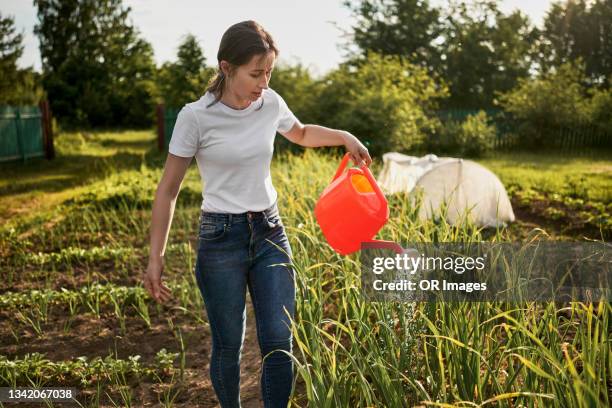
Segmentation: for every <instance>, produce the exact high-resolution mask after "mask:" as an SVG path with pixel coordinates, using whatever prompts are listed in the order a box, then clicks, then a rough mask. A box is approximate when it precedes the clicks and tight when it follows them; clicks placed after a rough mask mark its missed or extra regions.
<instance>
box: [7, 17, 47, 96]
mask: <svg viewBox="0 0 612 408" xmlns="http://www.w3.org/2000/svg"><path fill="white" fill-rule="evenodd" d="M22 42H23V34H18V33H15V20H14V19H13V18H12V17H3V16H2V14H1V13H0V105H35V104H37V103H38V102H39V101H40V99H42V97H43V90H42V87H41V86H40V78H39V75H38V74H37V73H36V72H34V71H33V70H32V68H26V69H20V68H18V67H17V60H18V59H19V58H20V57H21V55H22V54H23V45H22Z"/></svg>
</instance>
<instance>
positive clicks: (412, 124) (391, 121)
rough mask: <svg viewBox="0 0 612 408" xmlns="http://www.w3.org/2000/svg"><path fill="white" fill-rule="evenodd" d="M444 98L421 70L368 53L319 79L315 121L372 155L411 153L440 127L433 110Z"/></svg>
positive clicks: (395, 58)
mask: <svg viewBox="0 0 612 408" xmlns="http://www.w3.org/2000/svg"><path fill="white" fill-rule="evenodd" d="M447 93H448V90H447V88H446V85H444V84H439V83H437V82H436V80H435V79H434V78H432V77H430V76H429V75H428V73H427V71H426V70H425V69H424V68H421V67H418V66H416V65H414V64H411V63H410V62H409V61H408V60H407V59H405V58H403V57H400V56H392V55H389V56H382V55H379V54H376V53H372V52H370V53H368V55H367V56H366V57H365V59H363V60H358V61H352V62H350V63H344V64H342V65H341V66H340V67H339V68H338V69H337V70H335V71H333V72H331V73H330V74H328V75H327V76H326V77H325V78H324V79H323V87H322V88H321V89H320V93H319V95H318V98H317V105H316V106H317V107H318V109H317V113H318V114H317V119H318V120H317V122H318V123H319V124H322V125H325V126H329V127H332V128H336V129H343V130H347V131H349V132H351V133H353V134H354V135H355V136H357V137H358V138H359V139H360V140H361V141H363V142H364V144H365V145H366V146H367V147H368V149H369V151H370V153H371V154H382V153H384V152H386V151H389V150H396V151H409V150H411V149H415V148H420V147H422V145H423V142H424V141H425V139H426V135H427V134H428V133H429V132H431V131H432V130H433V129H434V128H435V127H436V125H437V124H438V123H439V121H438V119H437V117H435V116H434V115H433V111H434V110H435V109H436V108H437V102H438V100H439V99H440V98H443V97H446V96H447Z"/></svg>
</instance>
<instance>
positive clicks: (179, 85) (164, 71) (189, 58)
mask: <svg viewBox="0 0 612 408" xmlns="http://www.w3.org/2000/svg"><path fill="white" fill-rule="evenodd" d="M213 73H214V70H213V69H212V68H209V67H207V66H206V57H205V56H204V52H203V51H202V48H201V47H200V45H199V44H198V41H197V39H196V38H195V37H194V36H193V35H191V34H188V35H187V36H185V38H184V40H183V41H182V42H181V44H180V45H179V48H178V52H177V61H176V62H166V63H164V64H163V65H162V67H161V68H160V70H159V80H158V83H159V89H160V93H161V97H162V99H163V102H164V103H165V104H166V105H167V106H171V107H177V108H178V107H181V106H183V105H184V104H185V103H188V102H191V101H194V100H196V99H198V98H199V97H201V96H202V95H203V94H204V91H205V89H206V85H207V83H208V81H209V79H210V78H211V76H212V75H213Z"/></svg>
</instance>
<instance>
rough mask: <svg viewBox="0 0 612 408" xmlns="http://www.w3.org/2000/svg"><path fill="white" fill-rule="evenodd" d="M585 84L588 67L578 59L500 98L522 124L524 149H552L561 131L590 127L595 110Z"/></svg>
mask: <svg viewBox="0 0 612 408" xmlns="http://www.w3.org/2000/svg"><path fill="white" fill-rule="evenodd" d="M584 81H585V69H584V63H583V62H582V61H581V60H580V59H578V60H576V61H575V62H567V63H564V64H562V65H561V66H559V67H558V69H557V70H555V71H554V72H553V71H551V72H548V73H541V74H540V75H539V76H538V78H533V79H527V78H524V79H521V80H519V83H518V85H517V86H516V87H515V88H514V89H512V90H511V91H509V92H507V93H505V94H504V95H501V96H500V103H501V105H502V107H503V108H504V110H505V112H508V113H510V114H511V115H512V117H513V120H515V121H516V123H517V124H518V132H519V136H520V139H521V144H522V146H523V147H544V146H545V145H552V144H553V143H554V139H555V138H557V137H558V135H559V131H560V130H562V129H571V128H572V127H575V126H580V125H581V124H586V123H589V121H590V120H591V116H592V110H593V107H592V104H591V102H590V100H589V97H588V96H589V95H588V92H587V90H586V88H585V87H584V86H583V84H584ZM601 102H605V101H603V100H602V101H601ZM601 105H602V106H603V105H604V103H602V104H601Z"/></svg>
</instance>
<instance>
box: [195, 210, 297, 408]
mask: <svg viewBox="0 0 612 408" xmlns="http://www.w3.org/2000/svg"><path fill="white" fill-rule="evenodd" d="M277 246H278V247H277ZM283 251H284V252H283ZM285 252H286V253H285ZM291 255H292V253H291V247H290V246H289V241H288V239H287V235H286V234H285V227H284V225H283V223H282V220H281V218H280V215H279V213H278V207H277V206H276V204H274V205H273V206H271V207H270V208H268V209H267V210H265V211H263V212H248V213H243V214H227V213H210V212H202V213H201V216H200V229H199V240H198V257H197V261H196V267H195V274H196V279H197V282H198V287H199V288H200V292H201V294H202V298H203V300H204V304H205V307H206V312H207V314H208V320H209V323H210V330H211V332H212V353H211V359H210V377H211V381H212V383H213V387H214V389H215V392H216V394H217V398H218V399H219V402H220V404H221V407H223V408H227V407H240V406H241V405H240V360H241V354H242V346H243V342H244V334H245V330H246V303H245V302H246V288H247V287H248V289H249V293H250V296H251V300H252V302H253V307H254V309H255V319H256V323H257V339H258V341H259V348H260V351H261V355H262V357H264V361H263V370H262V374H261V379H260V381H261V393H262V398H263V400H264V405H265V407H282V408H286V407H287V404H288V401H289V397H290V394H291V389H292V385H293V361H292V360H291V357H290V356H289V355H287V354H286V353H285V352H288V353H291V352H292V340H293V338H292V334H291V331H290V320H289V317H288V316H287V314H288V315H290V316H291V318H292V319H293V318H294V310H295V294H296V288H295V272H294V270H293V268H292V267H291V266H290V262H291ZM283 264H284V265H283ZM269 353H271V354H269ZM268 354H269V355H268Z"/></svg>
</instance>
